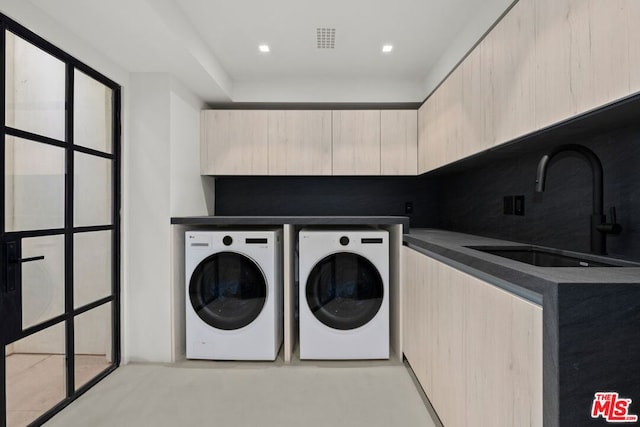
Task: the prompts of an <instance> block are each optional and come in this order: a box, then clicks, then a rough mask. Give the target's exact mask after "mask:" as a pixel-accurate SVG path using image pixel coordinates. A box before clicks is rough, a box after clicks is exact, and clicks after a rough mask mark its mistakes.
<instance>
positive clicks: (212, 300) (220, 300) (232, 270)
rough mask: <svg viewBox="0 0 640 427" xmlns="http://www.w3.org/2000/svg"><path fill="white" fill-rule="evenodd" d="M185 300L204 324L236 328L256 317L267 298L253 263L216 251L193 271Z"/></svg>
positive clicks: (233, 254)
mask: <svg viewBox="0 0 640 427" xmlns="http://www.w3.org/2000/svg"><path fill="white" fill-rule="evenodd" d="M189 299H190V300H191V305H192V306H193V308H194V310H195V312H196V314H197V315H198V316H199V317H200V318H201V319H202V320H203V321H205V322H206V323H207V324H208V325H210V326H212V327H214V328H216V329H223V330H233V329H240V328H243V327H245V326H247V325H248V324H250V323H251V322H253V321H254V320H255V319H256V318H257V317H258V315H260V312H261V311H262V308H263V307H264V304H265V301H266V299H267V281H266V279H265V277H264V274H262V271H261V270H260V267H258V265H257V264H256V263H255V262H254V261H253V260H251V259H249V258H248V257H246V256H244V255H241V254H238V253H235V252H219V253H217V254H214V255H211V256H210V257H208V258H206V259H205V260H203V261H202V262H201V263H200V264H199V265H198V266H197V267H196V269H195V270H194V272H193V275H192V276H191V280H190V282H189Z"/></svg>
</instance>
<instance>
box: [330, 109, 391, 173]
mask: <svg viewBox="0 0 640 427" xmlns="http://www.w3.org/2000/svg"><path fill="white" fill-rule="evenodd" d="M333 174H334V175H380V110H334V111H333Z"/></svg>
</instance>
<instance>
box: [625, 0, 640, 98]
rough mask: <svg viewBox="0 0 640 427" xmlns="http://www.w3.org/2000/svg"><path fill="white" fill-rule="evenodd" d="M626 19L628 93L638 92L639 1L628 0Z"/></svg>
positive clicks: (639, 59) (639, 57) (639, 90)
mask: <svg viewBox="0 0 640 427" xmlns="http://www.w3.org/2000/svg"><path fill="white" fill-rule="evenodd" d="M625 8H626V10H627V19H626V21H625V25H626V27H627V29H628V30H629V33H628V34H627V43H628V45H629V92H630V93H632V94H634V93H637V92H640V43H638V40H640V25H638V20H640V1H637V0H628V1H627V2H626V3H625Z"/></svg>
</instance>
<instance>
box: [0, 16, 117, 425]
mask: <svg viewBox="0 0 640 427" xmlns="http://www.w3.org/2000/svg"><path fill="white" fill-rule="evenodd" d="M6 31H9V32H11V33H13V34H15V35H16V36H18V37H20V38H22V39H24V40H25V41H27V42H29V43H31V44H33V45H34V46H36V47H38V48H39V49H41V50H42V51H44V52H46V53H48V54H50V55H51V56H53V57H55V58H56V59H58V60H60V61H62V62H63V63H64V64H65V67H66V70H65V72H66V82H65V99H66V102H65V122H66V123H65V140H64V141H62V140H58V139H55V138H49V137H46V136H43V135H38V134H35V133H31V132H27V131H24V130H20V129H15V128H12V127H9V126H6V123H5V122H6V111H5V100H6V77H7V76H6V57H5V55H6V44H5V42H6V40H5V39H6ZM75 70H77V71H80V72H82V73H84V74H86V75H87V76H89V77H90V78H92V79H94V80H96V81H98V82H100V83H102V84H103V85H105V86H106V87H108V88H109V89H111V90H112V94H113V98H112V125H113V128H112V134H111V143H112V145H111V152H110V153H108V152H103V151H100V150H95V149H92V148H88V147H84V146H81V145H76V144H75V143H74V140H73V138H74V135H73V120H74V71H75ZM0 75H1V76H2V81H1V82H0V118H1V120H0V141H2V147H0V148H1V149H0V162H1V164H2V165H4V164H5V148H4V144H5V140H6V137H7V136H13V137H18V138H24V139H27V140H32V141H35V142H39V143H43V144H48V145H52V146H57V147H61V148H64V149H65V158H66V159H65V165H66V167H65V217H64V227H63V228H55V229H45V230H31V231H12V232H6V230H5V196H4V188H5V175H4V174H0V188H2V194H3V196H2V197H0V199H1V200H0V236H2V241H3V242H4V241H7V240H8V239H13V238H15V239H16V240H17V241H18V242H19V241H20V240H21V239H23V238H30V237H39V236H52V235H62V236H64V240H65V242H64V254H65V256H64V262H65V266H64V268H65V273H64V275H65V301H64V306H65V312H64V314H61V315H59V316H56V317H54V318H52V319H49V320H47V321H45V322H43V323H40V324H37V325H35V326H32V327H29V328H27V329H25V330H24V331H19V332H18V333H16V334H13V335H12V336H10V337H8V336H7V337H3V336H0V345H1V346H2V348H4V347H5V345H7V344H9V343H11V342H14V341H16V340H19V339H21V338H24V337H27V336H29V335H32V334H35V333H37V332H40V331H42V330H44V329H46V328H48V327H50V326H54V325H56V324H62V323H64V325H65V336H66V339H65V353H66V361H65V373H66V397H65V399H64V400H62V401H61V402H59V403H58V404H56V405H55V406H54V407H53V408H51V409H49V410H48V411H47V412H45V413H44V414H42V415H41V416H40V417H39V418H37V419H36V420H34V421H33V422H32V423H31V424H30V425H31V426H39V425H42V424H43V423H45V422H46V421H48V420H49V419H51V417H53V416H54V415H55V414H57V413H58V412H60V411H61V410H62V409H64V408H65V407H67V406H68V405H69V404H70V403H71V402H73V401H74V400H76V399H77V398H78V397H79V396H81V395H82V394H84V393H85V392H86V391H87V390H89V389H90V388H91V387H93V386H94V385H96V384H97V383H98V382H99V381H101V380H102V379H104V378H105V377H106V376H108V375H109V374H110V373H112V372H113V371H115V370H116V369H117V368H118V367H119V366H120V363H121V331H120V326H121V325H120V313H121V307H120V304H121V290H120V288H121V283H120V282H121V280H120V270H121V262H120V254H121V251H120V244H121V218H120V208H121V142H122V136H121V130H122V125H121V104H122V93H121V86H120V85H119V84H118V83H116V82H115V81H113V80H111V79H109V78H108V77H106V76H105V75H104V74H102V73H100V72H98V71H97V70H95V69H94V68H92V67H90V66H88V65H86V64H85V63H83V62H82V61H80V60H78V59H77V58H75V57H73V56H72V55H70V54H68V53H66V52H65V51H63V50H62V49H60V48H58V47H57V46H55V45H54V44H52V43H50V42H48V41H47V40H45V39H44V38H42V37H41V36H39V35H37V34H36V33H34V32H33V31H31V30H29V29H28V28H26V27H24V26H22V25H21V24H19V23H18V22H16V21H14V20H13V19H11V18H9V17H7V16H6V15H4V14H2V13H0ZM75 153H84V154H89V155H91V156H96V157H100V158H105V159H109V160H111V162H112V164H111V180H112V188H111V192H112V194H111V215H110V217H111V223H110V224H106V225H97V226H82V227H75V226H74V223H73V215H74V212H73V211H74V210H73V184H74V183H73V180H74V173H73V172H74V154H75ZM94 231H111V239H112V240H111V257H112V258H111V270H112V271H111V281H112V283H111V294H110V295H109V296H108V297H104V298H101V299H99V300H95V301H92V302H90V303H89V304H86V305H83V306H80V307H77V308H75V307H74V301H73V263H74V257H73V249H74V242H73V237H74V235H75V234H77V233H85V232H94ZM105 304H111V339H112V346H111V365H110V366H109V367H108V368H107V369H105V370H103V371H102V372H100V373H99V374H98V375H97V376H95V377H93V378H92V379H91V380H89V381H88V382H87V383H85V384H83V385H82V386H80V387H78V388H76V385H75V357H74V356H75V350H74V341H75V338H74V320H75V318H76V317H77V316H78V315H80V314H82V313H85V312H88V311H89V310H92V309H94V308H97V307H100V306H102V305H105ZM18 326H19V325H18ZM18 329H20V328H19V327H18ZM70 337H71V339H70ZM5 364H6V357H3V359H2V362H1V363H0V379H1V380H2V383H1V384H0V407H1V408H3V411H2V412H5V413H2V414H0V427H6V423H7V421H6V411H4V408H6V397H7V396H6V366H5Z"/></svg>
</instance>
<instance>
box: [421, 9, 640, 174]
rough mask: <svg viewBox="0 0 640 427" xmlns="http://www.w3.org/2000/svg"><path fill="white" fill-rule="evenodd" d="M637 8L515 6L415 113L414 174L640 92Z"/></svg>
mask: <svg viewBox="0 0 640 427" xmlns="http://www.w3.org/2000/svg"><path fill="white" fill-rule="evenodd" d="M638 20H640V2H638V1H637V0H612V1H602V0H519V1H518V2H516V3H515V4H514V6H513V7H512V8H511V10H509V12H508V13H507V14H506V15H505V16H504V17H503V18H502V19H501V20H500V22H498V23H497V24H496V26H495V27H494V28H493V29H492V30H491V32H489V33H488V34H487V36H486V37H485V38H484V39H483V40H482V41H481V42H480V43H479V44H478V45H477V46H476V47H475V48H474V49H473V51H471V52H470V54H469V55H468V56H467V57H466V58H465V59H464V61H463V62H462V63H461V64H460V65H459V66H458V67H457V68H456V69H455V70H454V71H453V72H452V73H451V74H450V75H449V76H448V77H447V79H446V80H445V81H444V82H443V83H442V84H441V85H440V87H438V88H437V89H436V90H435V91H434V92H433V93H432V94H431V95H430V96H429V98H428V99H427V101H426V102H425V103H424V104H423V106H422V107H421V108H420V111H419V114H418V117H419V120H418V129H419V131H418V141H419V143H418V153H419V167H418V172H419V173H424V172H427V171H430V170H433V169H436V168H438V167H440V166H443V165H446V164H449V163H452V162H455V161H457V160H460V159H462V158H465V157H468V156H470V155H473V154H476V153H478V152H480V151H483V150H486V149H489V148H491V147H492V146H495V145H500V144H504V143H507V142H510V141H513V140H514V139H517V138H519V137H522V136H524V135H527V134H529V133H532V132H535V131H537V130H539V129H543V128H545V127H547V126H550V125H553V124H556V123H560V122H562V121H564V120H566V119H568V118H570V117H573V116H576V115H578V114H582V113H585V112H587V111H590V110H593V109H596V108H598V107H601V106H604V105H606V104H608V103H611V102H613V101H616V100H619V99H622V98H624V97H626V96H629V95H631V94H634V93H636V92H638V91H639V90H640V77H639V76H640V43H638V40H639V39H640V26H638V25H637V22H638Z"/></svg>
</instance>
